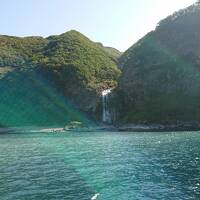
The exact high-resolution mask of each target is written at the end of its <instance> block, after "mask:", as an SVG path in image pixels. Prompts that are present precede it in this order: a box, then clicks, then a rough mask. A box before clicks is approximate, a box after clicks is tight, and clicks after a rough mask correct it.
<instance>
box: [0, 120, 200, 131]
mask: <svg viewBox="0 0 200 200" xmlns="http://www.w3.org/2000/svg"><path fill="white" fill-rule="evenodd" d="M73 131H74V132H76V131H77V132H93V131H111V132H184V131H200V124H189V123H185V124H172V125H163V124H148V125H146V124H123V125H109V124H100V125H99V126H98V125H97V126H94V127H83V128H79V127H77V128H76V127H75V128H71V129H65V128H62V127H34V128H31V127H9V128H0V134H3V133H19V132H22V133H23V132H29V133H37V132H38V133H63V132H73Z"/></svg>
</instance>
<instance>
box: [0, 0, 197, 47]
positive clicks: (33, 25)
mask: <svg viewBox="0 0 200 200" xmlns="http://www.w3.org/2000/svg"><path fill="white" fill-rule="evenodd" d="M194 2H196V1H195V0H0V6H1V12H0V34H6V35H16V36H27V35H41V36H49V35H54V34H61V33H63V32H66V31H68V30H71V29H76V30H78V31H80V32H82V33H83V34H85V35H86V36H88V37H89V38H90V39H92V40H94V41H98V42H102V43H103V44H104V45H107V46H113V47H116V48H118V49H119V50H121V51H124V50H125V49H127V48H128V47H130V46H131V45H132V44H133V43H135V42H136V41H137V40H138V39H140V38H141V37H142V36H144V35H145V34H146V33H147V32H149V31H151V30H152V29H154V28H155V26H156V24H157V23H158V22H159V21H160V20H161V19H163V18H165V17H166V16H168V15H169V14H172V13H173V12H174V11H176V10H179V9H180V8H184V7H187V6H189V5H190V4H193V3H194Z"/></svg>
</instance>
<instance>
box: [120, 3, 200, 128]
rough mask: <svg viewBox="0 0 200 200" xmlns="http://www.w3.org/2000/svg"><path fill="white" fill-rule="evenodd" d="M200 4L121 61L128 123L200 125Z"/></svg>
mask: <svg viewBox="0 0 200 200" xmlns="http://www.w3.org/2000/svg"><path fill="white" fill-rule="evenodd" d="M199 27H200V3H196V4H195V5H192V6H190V7H188V8H186V9H184V10H181V11H179V12H176V13H175V14H173V15H172V16H169V17H168V18H166V19H164V20H162V21H161V22H160V23H159V24H158V26H157V28H156V30H155V31H152V32H150V33H149V34H147V35H146V36H145V37H144V38H142V39H141V40H140V41H138V42H137V43H136V44H135V45H133V46H132V47H131V48H130V49H128V50H127V51H126V52H125V53H124V54H123V55H122V56H121V58H120V63H121V66H122V68H123V72H122V76H121V78H120V81H119V87H118V89H117V94H116V95H117V97H118V104H119V105H118V107H119V108H120V109H119V113H120V116H119V119H120V120H122V121H123V122H124V123H136V122H140V123H167V124H171V123H172V124H174V123H179V122H199V121H200V71H199V69H200V60H199V52H200V28H199Z"/></svg>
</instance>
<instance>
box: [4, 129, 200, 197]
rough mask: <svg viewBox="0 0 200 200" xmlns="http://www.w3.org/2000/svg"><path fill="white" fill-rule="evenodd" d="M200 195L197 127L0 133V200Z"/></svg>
mask: <svg viewBox="0 0 200 200" xmlns="http://www.w3.org/2000/svg"><path fill="white" fill-rule="evenodd" d="M95 193H100V196H99V198H98V200H137V199H138V200H140V199H141V200H149V199H154V200H155V199H162V200H165V199H166V200H169V199H172V200H176V199H177V200H180V199H181V200H184V199H200V132H187V133H109V132H105V133H104V132H98V133H62V134H55V133H51V134H37V133H34V134H33V133H32V134H30V133H29V134H28V133H27V134H25V133H23V134H3V135H0V199H2V200H55V199H56V200H62V199H67V200H77V199H81V200H89V199H91V197H92V196H93V195H94V194H95Z"/></svg>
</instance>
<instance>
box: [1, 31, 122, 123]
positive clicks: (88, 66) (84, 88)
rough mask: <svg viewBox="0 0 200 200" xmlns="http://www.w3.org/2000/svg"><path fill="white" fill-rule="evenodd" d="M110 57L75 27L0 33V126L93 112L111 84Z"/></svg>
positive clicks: (116, 73) (59, 119)
mask: <svg viewBox="0 0 200 200" xmlns="http://www.w3.org/2000/svg"><path fill="white" fill-rule="evenodd" d="M119 75H120V70H119V69H118V66H117V63H116V61H115V60H114V59H113V58H111V56H110V54H108V53H107V52H106V51H105V50H104V49H103V48H102V47H100V46H99V45H98V44H96V43H95V42H92V41H91V40H89V39H88V38H87V37H85V36H84V35H82V34H81V33H79V32H77V31H69V32H67V33H64V34H62V35H58V36H50V37H48V38H42V37H26V38H18V37H10V36H0V89H1V93H0V100H1V101H0V125H1V126H23V125H49V124H51V125H52V123H53V124H55V125H56V124H59V123H60V124H61V125H64V124H66V123H67V122H68V121H83V120H84V118H85V117H84V116H83V115H82V114H80V113H81V112H83V113H87V114H89V115H90V116H96V115H97V112H98V105H99V103H100V102H99V101H101V99H100V98H99V97H100V96H101V91H102V90H104V89H106V88H110V87H115V86H116V85H117V79H118V77H119Z"/></svg>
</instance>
